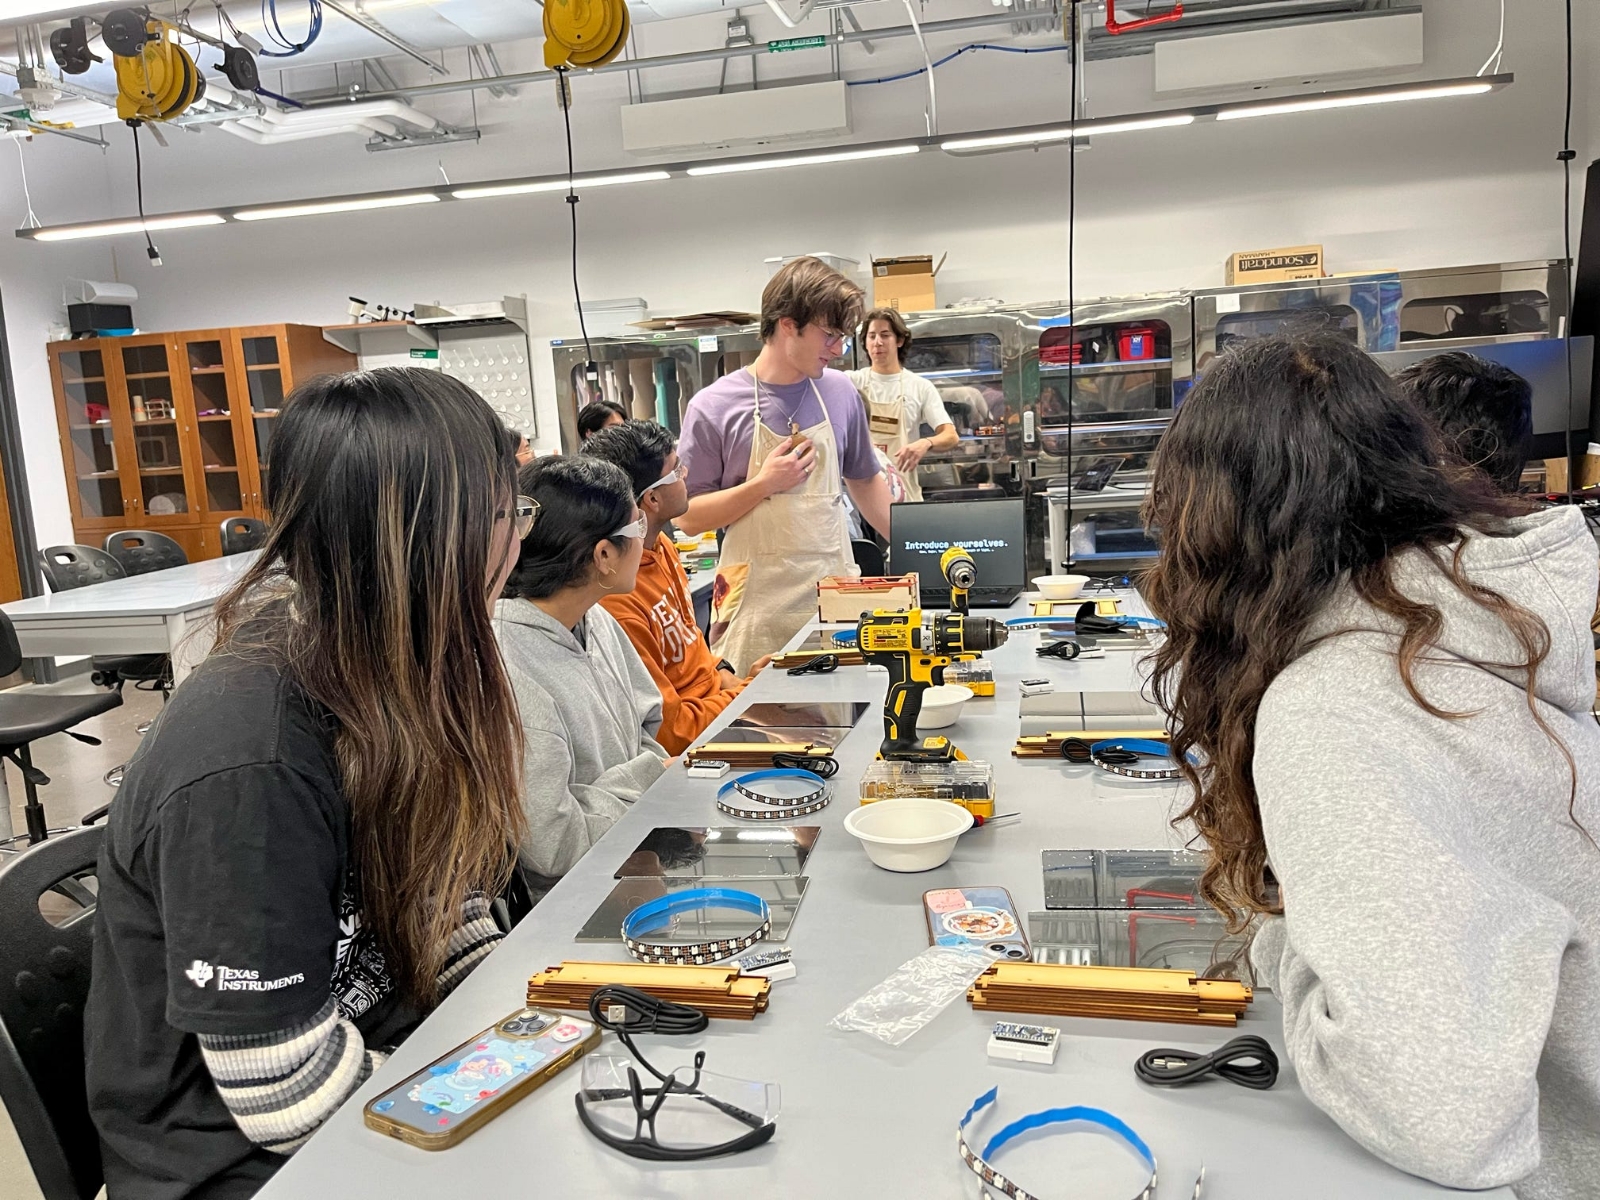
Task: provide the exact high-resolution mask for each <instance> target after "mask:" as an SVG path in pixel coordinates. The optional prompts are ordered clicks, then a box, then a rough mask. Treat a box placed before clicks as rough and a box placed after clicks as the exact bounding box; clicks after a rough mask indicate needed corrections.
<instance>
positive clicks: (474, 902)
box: [439, 892, 505, 997]
mask: <svg viewBox="0 0 1600 1200" xmlns="http://www.w3.org/2000/svg"><path fill="white" fill-rule="evenodd" d="M504 936H505V935H504V934H503V933H501V932H500V927H499V926H498V925H496V924H495V923H494V917H493V916H492V915H490V912H489V899H488V897H487V896H485V895H484V894H483V893H482V892H473V893H472V894H471V895H470V896H468V897H467V899H466V901H465V902H464V903H463V904H462V906H461V925H460V926H459V927H458V928H457V929H456V930H455V932H454V933H452V934H451V935H450V941H449V942H448V943H447V945H446V948H445V961H444V967H443V968H442V969H441V970H440V971H439V995H440V996H441V997H444V996H448V995H449V994H450V993H451V992H452V991H454V990H455V989H456V987H457V985H459V984H460V983H461V981H462V980H463V979H465V978H466V977H467V976H468V975H470V974H472V969H473V968H474V967H476V966H477V965H478V964H479V963H480V962H482V961H483V960H484V959H485V958H487V957H488V956H489V952H490V951H491V950H493V949H494V948H495V947H496V946H498V945H499V944H500V939H501V938H502V937H504Z"/></svg>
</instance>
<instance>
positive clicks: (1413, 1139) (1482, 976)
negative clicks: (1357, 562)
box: [1253, 508, 1600, 1200]
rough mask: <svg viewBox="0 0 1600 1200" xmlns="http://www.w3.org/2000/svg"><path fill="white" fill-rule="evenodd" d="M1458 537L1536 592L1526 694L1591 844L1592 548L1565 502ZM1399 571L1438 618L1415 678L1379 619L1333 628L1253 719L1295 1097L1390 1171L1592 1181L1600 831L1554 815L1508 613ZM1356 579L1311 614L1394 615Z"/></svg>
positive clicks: (1502, 587)
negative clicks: (1277, 905)
mask: <svg viewBox="0 0 1600 1200" xmlns="http://www.w3.org/2000/svg"><path fill="white" fill-rule="evenodd" d="M1515 528H1516V531H1517V535H1516V536H1515V537H1506V538H1487V537H1477V536H1470V537H1468V538H1467V540H1466V548H1465V550H1464V552H1463V555H1462V563H1463V564H1464V566H1465V569H1466V572H1467V575H1468V577H1469V578H1470V579H1471V580H1472V581H1473V582H1474V583H1478V584H1481V585H1483V586H1485V587H1489V588H1493V589H1494V590H1495V591H1497V592H1499V593H1500V594H1501V595H1502V596H1505V597H1506V598H1507V599H1510V600H1513V601H1515V602H1516V603H1518V604H1520V605H1521V606H1522V607H1524V608H1526V609H1529V610H1531V611H1532V612H1534V613H1536V614H1537V615H1538V616H1539V617H1540V618H1541V619H1542V620H1543V621H1544V623H1545V625H1546V626H1547V627H1548V628H1549V630H1550V642H1551V645H1550V653H1549V656H1548V657H1547V658H1546V659H1545V662H1544V665H1543V666H1542V667H1541V668H1540V669H1539V672H1538V675H1537V679H1536V682H1535V684H1534V687H1533V689H1532V691H1533V694H1534V697H1535V700H1534V706H1535V708H1536V710H1537V711H1538V713H1539V715H1540V716H1542V717H1543V718H1544V720H1545V722H1546V723H1547V724H1548V726H1549V727H1550V729H1551V731H1552V732H1553V733H1554V735H1555V737H1556V738H1558V739H1559V740H1560V742H1561V743H1562V744H1563V745H1564V746H1565V747H1566V750H1567V752H1568V753H1570V755H1571V756H1572V762H1573V764H1574V765H1575V767H1576V778H1577V795H1576V803H1575V804H1574V807H1573V811H1574V812H1575V814H1576V818H1577V821H1578V822H1581V824H1582V826H1583V829H1586V830H1588V832H1589V833H1590V834H1592V835H1594V836H1595V838H1596V839H1597V840H1600V727H1597V726H1596V724H1595V721H1594V718H1593V716H1592V715H1591V709H1592V708H1593V706H1594V703H1595V660H1594V653H1593V645H1592V642H1591V638H1590V630H1589V622H1590V619H1591V617H1592V616H1593V614H1594V611H1595V588H1596V551H1595V543H1594V541H1593V539H1592V538H1591V537H1590V535H1589V531H1588V530H1587V529H1586V528H1585V526H1584V521H1583V518H1582V516H1581V514H1580V513H1579V512H1578V511H1577V510H1576V509H1571V508H1563V509H1552V510H1548V511H1545V512H1541V513H1537V514H1535V515H1533V516H1529V517H1525V518H1522V519H1520V520H1518V521H1517V522H1516V524H1515ZM1395 578H1396V582H1397V584H1398V585H1399V587H1400V589H1401V591H1402V592H1403V593H1405V594H1406V595H1408V596H1411V597H1413V598H1415V599H1418V600H1425V601H1427V602H1428V603H1430V604H1433V605H1435V606H1436V607H1437V608H1438V609H1439V610H1440V612H1441V613H1442V614H1443V616H1444V624H1443V630H1442V632H1441V636H1440V640H1439V646H1438V648H1437V650H1436V651H1434V652H1433V653H1431V654H1430V655H1429V656H1428V657H1427V660H1426V661H1425V662H1420V663H1418V664H1417V666H1416V670H1415V677H1416V682H1417V685H1418V687H1419V689H1420V690H1421V692H1422V694H1423V695H1424V696H1426V697H1427V698H1428V699H1429V700H1430V701H1431V702H1432V703H1433V704H1434V705H1436V706H1438V707H1440V708H1443V709H1446V710H1449V711H1451V712H1459V713H1467V714H1470V715H1468V716H1466V717H1464V718H1462V719H1459V720H1446V719H1442V718H1439V717H1435V716H1430V715H1429V714H1428V713H1427V712H1426V711H1424V710H1423V709H1422V708H1420V707H1419V706H1418V705H1417V704H1416V702H1415V701H1414V700H1412V698H1411V697H1410V696H1409V695H1408V694H1407V693H1406V690H1405V688H1404V686H1403V684H1402V682H1401V679H1400V674H1399V671H1398V668H1397V666H1396V660H1395V656H1394V646H1395V643H1396V638H1395V637H1394V636H1393V634H1392V633H1384V632H1358V633H1350V634H1344V635H1341V636H1337V637H1333V638H1331V639H1329V640H1327V641H1324V642H1322V643H1321V644H1320V645H1317V646H1315V647H1314V648H1312V649H1311V650H1310V651H1309V652H1308V653H1306V654H1305V655H1303V656H1302V657H1301V658H1299V659H1297V660H1296V661H1295V662H1293V663H1292V664H1291V665H1290V666H1289V667H1287V668H1286V669H1285V670H1284V671H1283V673H1282V674H1280V675H1279V676H1278V677H1277V679H1275V680H1274V681H1273V682H1272V685H1271V686H1270V687H1269V688H1268V689H1267V692H1266V695H1265V697H1264V698H1263V701H1262V704H1261V711H1260V715H1259V716H1258V718H1257V721H1256V751H1255V761H1254V768H1255V785H1256V791H1257V794H1258V796H1259V798H1260V803H1261V820H1262V828H1263V832H1264V833H1265V836H1266V843H1267V851H1268V854H1269V856H1270V859H1271V862H1272V866H1273V870H1274V871H1275V872H1276V873H1277V875H1278V877H1279V878H1280V879H1281V880H1282V882H1283V895H1284V909H1285V915H1284V916H1283V917H1282V918H1279V919H1274V920H1269V921H1267V922H1266V924H1265V926H1264V927H1263V928H1262V929H1261V931H1260V933H1259V935H1258V936H1257V938H1256V942H1255V948H1254V950H1253V958H1254V959H1255V962H1256V964H1257V966H1258V969H1259V970H1260V972H1261V974H1262V976H1263V982H1265V983H1266V984H1267V985H1268V986H1269V987H1271V988H1272V989H1273V991H1274V992H1275V993H1276V994H1277V995H1278V997H1279V998H1280V999H1281V1000H1282V1002H1283V1024H1284V1031H1283V1032H1284V1043H1285V1045H1286V1046H1287V1048H1288V1052H1289V1057H1290V1059H1291V1060H1292V1061H1293V1063H1294V1068H1295V1072H1296V1074H1297V1075H1298V1076H1299V1080H1300V1084H1301V1086H1302V1087H1303V1088H1304V1089H1305V1091H1306V1094H1307V1095H1308V1096H1309V1097H1310V1098H1311V1099H1312V1100H1313V1101H1314V1102H1315V1103H1316V1104H1317V1105H1318V1106H1319V1107H1320V1108H1322V1109H1323V1110H1324V1111H1325V1112H1327V1113H1328V1115H1329V1116H1331V1117H1332V1118H1333V1119H1334V1120H1335V1121H1337V1122H1338V1123H1339V1125H1340V1126H1341V1127H1343V1129H1344V1130H1345V1131H1346V1132H1347V1133H1348V1134H1349V1135H1350V1136H1351V1137H1353V1138H1355V1140H1356V1141H1358V1142H1360V1143H1361V1144H1362V1145H1363V1146H1365V1147H1366V1148H1367V1149H1369V1150H1370V1151H1372V1153H1374V1154H1376V1155H1377V1156H1378V1157H1380V1158H1382V1159H1384V1160H1385V1161H1387V1162H1390V1163H1392V1164H1394V1165H1395V1166H1397V1167H1399V1168H1401V1169H1402V1170H1405V1171H1410V1172H1412V1173H1413V1174H1416V1175H1421V1176H1423V1177H1425V1178H1427V1179H1431V1180H1434V1181H1436V1182H1438V1183H1442V1184H1447V1185H1449V1186H1452V1187H1461V1188H1487V1187H1494V1186H1497V1185H1503V1184H1514V1185H1515V1191H1516V1193H1517V1195H1518V1196H1519V1197H1521V1198H1522V1200H1556V1198H1557V1197H1561V1198H1571V1197H1580V1196H1585V1197H1586V1196H1594V1195H1596V1194H1597V1193H1600V957H1597V956H1600V849H1596V847H1595V845H1594V844H1593V843H1591V842H1590V841H1589V840H1588V838H1587V837H1585V835H1584V833H1583V832H1582V830H1580V829H1579V828H1578V826H1577V825H1575V824H1574V823H1573V819H1572V817H1570V816H1569V815H1568V803H1569V799H1570V797H1571V788H1572V786H1573V771H1572V768H1571V767H1569V765H1568V760H1567V759H1566V758H1565V757H1564V756H1563V754H1562V751H1561V749H1560V748H1558V747H1557V745H1556V744H1555V743H1554V742H1553V741H1551V739H1550V738H1549V737H1548V736H1546V734H1545V733H1544V731H1542V730H1541V729H1540V728H1539V726H1538V724H1537V723H1536V722H1535V721H1534V719H1533V717H1532V715H1531V714H1530V712H1529V708H1528V688H1527V686H1526V682H1525V680H1524V679H1523V678H1522V677H1521V676H1520V675H1519V673H1518V672H1516V671H1513V670H1509V669H1506V668H1502V667H1495V666H1489V667H1481V666H1477V665H1475V663H1474V662H1473V661H1472V660H1477V661H1478V662H1484V661H1490V662H1500V663H1505V662H1512V661H1515V660H1516V659H1517V658H1518V657H1520V654H1519V652H1518V651H1517V648H1516V646H1515V644H1514V643H1513V642H1512V640H1511V637H1510V635H1509V633H1508V632H1507V631H1506V628H1505V626H1504V625H1503V624H1502V623H1501V622H1500V621H1499V619H1498V618H1496V617H1494V616H1493V615H1492V614H1490V613H1488V612H1486V611H1484V610H1483V609H1481V608H1478V607H1477V606H1475V605H1473V604H1472V603H1471V602H1470V601H1468V600H1467V599H1466V598H1465V597H1463V596H1462V595H1461V594H1460V592H1458V591H1457V590H1456V588H1455V587H1454V586H1452V585H1451V584H1450V582H1449V581H1448V580H1447V579H1446V578H1445V577H1444V576H1443V574H1442V573H1441V571H1440V569H1439V568H1438V567H1436V566H1434V565H1433V564H1432V563H1431V562H1430V561H1429V559H1428V557H1427V556H1426V555H1424V554H1422V553H1420V552H1417V551H1411V552H1407V553H1406V554H1404V555H1403V556H1402V557H1401V559H1400V560H1399V561H1398V562H1397V564H1396V572H1395ZM1394 628H1395V624H1394V622H1393V621H1391V620H1389V619H1388V618H1385V617H1384V616H1382V615H1380V614H1379V613H1377V612H1376V611H1374V610H1373V609H1372V608H1371V607H1370V606H1368V605H1366V604H1364V603H1363V602H1362V601H1360V600H1359V599H1358V598H1356V597H1355V596H1354V594H1353V593H1351V592H1349V591H1348V590H1347V591H1345V592H1344V593H1343V594H1342V595H1340V596H1339V597H1338V598H1336V599H1335V600H1334V601H1333V602H1332V603H1331V604H1330V605H1329V607H1328V609H1327V610H1325V611H1324V612H1323V613H1322V614H1321V615H1320V617H1319V618H1318V619H1317V621H1316V622H1315V623H1314V626H1313V629H1312V633H1313V634H1318V633H1325V632H1330V631H1334V630H1339V629H1362V630H1368V631H1375V630H1393V629H1394Z"/></svg>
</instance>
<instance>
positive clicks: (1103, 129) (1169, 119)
mask: <svg viewBox="0 0 1600 1200" xmlns="http://www.w3.org/2000/svg"><path fill="white" fill-rule="evenodd" d="M1193 124H1194V114H1193V113H1173V114H1171V115H1169V116H1162V117H1139V118H1135V119H1133V120H1128V121H1079V122H1078V124H1077V126H1076V127H1073V126H1070V125H1061V126H1055V127H1052V128H1049V129H1027V130H1023V131H1022V132H1020V133H996V134H991V135H988V136H986V137H970V138H956V139H954V140H953V141H948V142H941V143H940V144H939V149H941V150H985V149H988V148H990V147H993V146H1027V145H1034V144H1037V143H1041V142H1064V141H1066V140H1067V139H1068V138H1086V137H1098V136H1099V135H1101V134H1106V133H1132V132H1134V131H1135V130H1139V129H1170V128H1172V127H1174V126H1177V125H1193Z"/></svg>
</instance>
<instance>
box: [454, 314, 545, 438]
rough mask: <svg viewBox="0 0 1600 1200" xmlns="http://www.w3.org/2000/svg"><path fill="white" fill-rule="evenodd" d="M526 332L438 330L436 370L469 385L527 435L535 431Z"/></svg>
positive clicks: (535, 432)
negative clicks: (437, 368) (437, 361)
mask: <svg viewBox="0 0 1600 1200" xmlns="http://www.w3.org/2000/svg"><path fill="white" fill-rule="evenodd" d="M530 357H531V355H530V350H529V346H528V335H527V334H525V333H523V332H522V331H521V330H520V329H517V328H514V327H513V328H510V329H507V328H505V327H503V326H501V327H498V328H495V329H476V328H466V329H444V330H440V331H439V369H440V370H441V371H443V372H444V373H445V374H446V375H449V376H451V377H452V378H455V379H459V380H461V382H462V383H464V384H466V385H467V386H468V387H470V388H472V390H473V391H475V392H477V393H478V394H479V395H480V396H482V397H483V398H484V399H485V400H487V401H488V402H489V407H490V408H492V409H494V410H495V411H496V412H498V413H500V414H501V416H503V417H504V418H505V421H506V424H508V425H511V426H513V427H515V428H517V429H520V430H521V431H522V432H524V433H526V434H527V435H528V436H529V437H530V438H532V437H534V436H536V435H537V433H538V429H537V423H536V421H535V418H534V408H533V370H532V366H531V364H530V362H529V359H530Z"/></svg>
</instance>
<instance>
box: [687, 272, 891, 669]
mask: <svg viewBox="0 0 1600 1200" xmlns="http://www.w3.org/2000/svg"><path fill="white" fill-rule="evenodd" d="M861 296H862V292H861V289H860V288H859V287H857V286H856V285H855V284H853V283H851V282H850V281H849V280H848V279H846V278H845V277H844V276H843V275H840V274H839V273H838V272H837V271H834V270H832V269H831V268H829V267H828V266H826V265H824V264H823V263H821V262H819V261H818V260H817V259H814V258H801V259H796V260H795V261H794V262H791V263H788V264H787V265H785V266H784V267H783V268H782V269H781V270H780V271H779V272H778V273H777V274H776V275H774V276H773V277H772V279H771V281H770V282H769V283H768V284H767V287H766V290H765V291H763V292H762V294H761V339H762V342H763V345H762V349H761V354H760V356H759V357H757V359H756V361H755V362H754V363H752V364H751V365H750V366H749V367H748V368H746V369H744V370H742V371H736V372H734V373H733V374H732V375H726V376H724V377H723V378H721V379H719V380H717V382H715V383H713V384H712V385H711V386H710V387H708V388H706V389H705V390H704V391H701V392H699V393H697V394H696V395H695V396H694V398H693V399H691V400H690V401H689V408H688V412H687V413H686V414H685V416H684V420H683V433H682V436H681V437H680V438H679V440H678V454H679V456H680V457H681V458H682V460H683V462H684V464H685V465H686V466H687V467H688V472H689V511H688V512H686V513H684V515H683V516H682V517H680V518H678V520H677V525H678V527H679V528H680V529H682V530H684V531H685V532H686V533H697V532H703V531H705V530H708V529H724V530H726V533H725V534H724V536H723V543H722V559H721V562H720V563H719V565H718V568H717V582H716V586H715V587H714V588H713V590H712V600H711V606H712V613H711V646H712V649H713V650H715V651H716V652H717V653H718V654H720V655H721V656H722V657H723V658H724V659H726V660H727V661H728V662H729V663H730V665H731V666H732V667H733V670H734V672H735V673H736V674H740V675H743V674H745V673H747V672H748V670H749V668H750V666H751V664H752V663H754V662H755V661H756V660H757V659H759V658H761V657H762V656H763V655H766V654H771V653H773V652H774V651H777V650H781V649H782V648H783V646H784V644H785V643H786V642H787V641H788V640H789V639H790V638H791V637H792V636H793V635H794V634H795V633H797V632H798V631H799V630H800V628H801V627H802V626H803V625H804V624H805V623H806V621H807V620H809V619H810V618H811V616H813V615H814V614H815V613H816V608H817V595H816V585H817V580H819V579H821V578H822V577H823V576H825V575H847V574H854V573H855V565H854V558H853V556H852V554H851V551H850V532H849V521H848V517H847V515H846V510H845V502H844V492H845V491H847V490H848V492H849V493H850V497H851V499H853V500H854V501H855V504H856V507H857V508H858V509H859V510H860V511H861V515H862V516H863V517H864V518H865V519H866V520H867V522H868V523H869V524H871V525H872V526H873V527H874V528H875V529H879V530H881V531H883V532H885V533H887V532H888V529H889V487H888V484H887V482H886V481H885V480H884V477H883V474H882V473H881V472H880V471H879V469H878V460H877V456H876V455H875V454H874V453H873V449H872V438H871V435H870V432H869V430H868V427H867V413H866V408H865V406H864V405H863V404H862V403H861V397H860V394H859V393H858V392H857V391H856V389H855V385H854V384H852V383H851V382H850V380H849V379H848V378H847V377H846V376H845V375H844V374H843V373H842V372H839V371H832V370H829V369H828V362H829V361H830V360H831V359H833V358H836V357H837V356H838V355H839V354H840V353H842V351H843V344H844V339H845V331H846V330H849V329H853V328H855V325H856V323H857V321H858V320H859V319H860V316H861ZM758 413H759V417H758Z"/></svg>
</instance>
